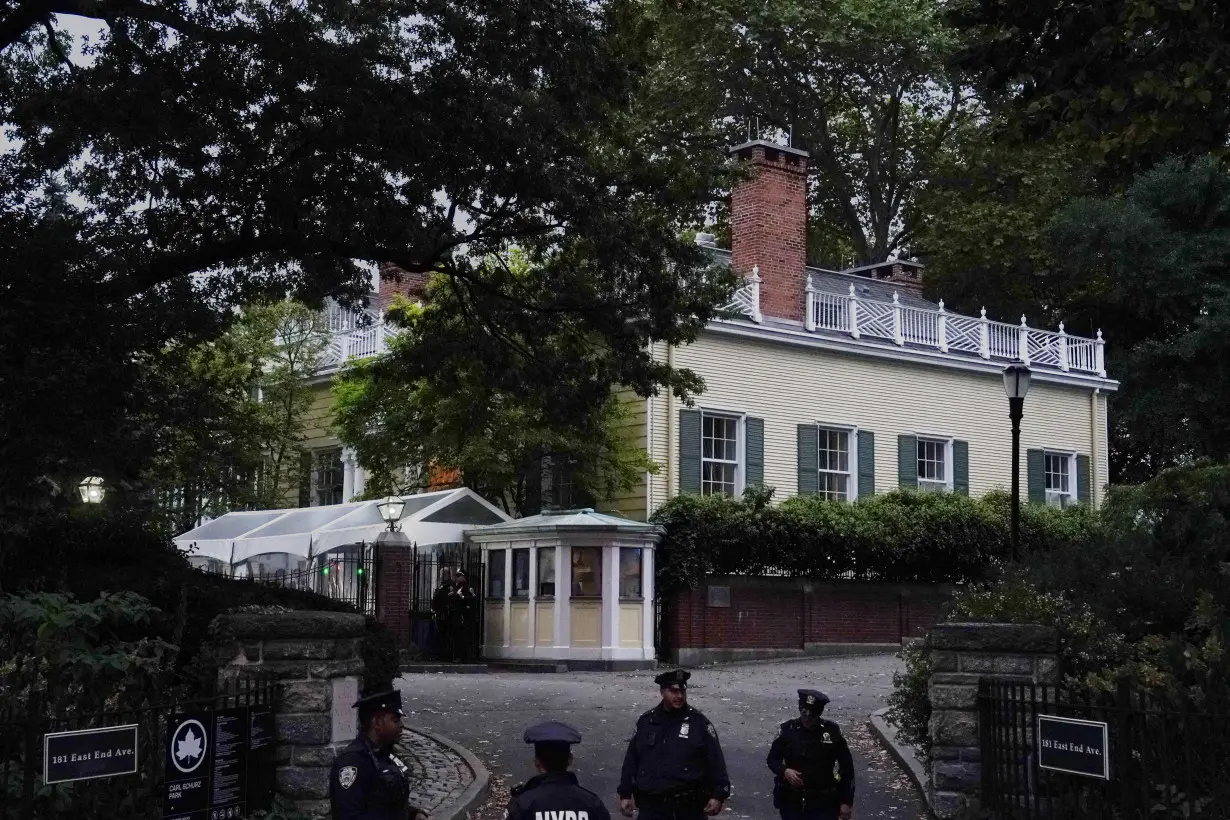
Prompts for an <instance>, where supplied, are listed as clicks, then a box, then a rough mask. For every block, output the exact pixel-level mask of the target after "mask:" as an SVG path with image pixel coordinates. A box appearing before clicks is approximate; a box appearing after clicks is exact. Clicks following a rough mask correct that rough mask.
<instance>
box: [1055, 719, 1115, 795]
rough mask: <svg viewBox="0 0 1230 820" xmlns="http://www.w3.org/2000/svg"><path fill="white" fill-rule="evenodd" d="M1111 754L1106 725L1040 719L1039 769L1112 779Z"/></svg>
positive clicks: (1084, 721) (1092, 721)
mask: <svg viewBox="0 0 1230 820" xmlns="http://www.w3.org/2000/svg"><path fill="white" fill-rule="evenodd" d="M1109 751H1110V745H1109V742H1108V739H1107V732H1106V724H1105V723H1102V722H1099V721H1095V720H1077V719H1076V718H1065V717H1056V716H1054V715H1039V716H1038V766H1039V768H1043V769H1050V770H1051V771H1056V772H1067V773H1068V774H1079V775H1084V776H1085V777H1098V778H1101V779H1102V780H1109V779H1110V755H1109Z"/></svg>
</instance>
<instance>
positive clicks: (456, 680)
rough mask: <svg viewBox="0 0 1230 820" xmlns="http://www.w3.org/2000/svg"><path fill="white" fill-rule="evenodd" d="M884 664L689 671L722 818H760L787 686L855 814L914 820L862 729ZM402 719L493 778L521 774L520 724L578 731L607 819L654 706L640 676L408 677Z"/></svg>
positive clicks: (787, 712) (906, 789)
mask: <svg viewBox="0 0 1230 820" xmlns="http://www.w3.org/2000/svg"><path fill="white" fill-rule="evenodd" d="M896 664H897V661H896V660H895V659H893V658H892V657H890V656H873V657H867V658H833V659H816V660H807V661H781V662H768V663H755V664H739V665H730V666H722V667H713V668H709V669H702V670H698V671H696V672H695V673H694V675H693V678H692V683H691V687H690V691H689V700H690V702H691V703H692V705H694V706H695V707H696V708H698V709H700V710H701V711H703V712H704V713H705V714H706V715H708V716H709V718H710V719H711V720H713V722H714V724H715V725H716V726H717V730H718V735H719V738H720V739H721V742H722V748H723V750H724V751H725V754H726V760H727V764H728V767H729V769H730V772H731V779H732V781H733V783H734V788H735V796H734V797H733V798H732V799H731V800H730V802H729V803H728V804H727V812H724V813H723V816H724V817H733V818H756V820H762V819H763V820H769V818H774V817H776V816H777V813H776V812H775V811H774V810H773V804H772V788H773V783H772V775H771V774H770V772H769V770H768V767H767V766H765V763H764V758H765V754H766V753H767V752H768V748H769V743H770V742H771V741H772V739H773V736H774V735H775V734H776V731H777V725H778V724H779V723H780V722H781V721H783V720H787V719H789V718H791V717H794V716H795V715H796V714H797V709H796V703H797V695H796V690H797V689H799V688H801V687H816V688H819V689H823V690H824V691H825V692H827V693H828V694H829V695H830V696H831V697H832V698H833V699H834V703H833V704H832V705H831V706H830V707H829V709H828V710H827V711H826V715H827V716H828V717H830V718H832V719H834V720H836V721H838V722H839V723H840V724H841V725H842V727H843V728H844V729H845V731H846V733H847V735H848V736H849V737H850V741H851V745H852V747H853V750H854V757H855V767H856V779H857V782H858V798H857V799H856V801H855V813H856V816H857V817H860V818H892V820H906V818H908V820H915V818H921V817H924V816H925V810H924V809H923V807H922V804H921V802H920V801H919V799H918V797H917V794H916V793H915V792H914V790H913V787H912V786H911V785H910V784H909V782H908V781H907V780H906V779H905V778H904V777H903V776H902V775H901V773H900V772H899V771H898V769H897V768H896V765H895V764H894V763H893V762H892V760H891V759H890V758H889V756H888V754H887V753H886V752H884V751H883V749H882V748H881V747H880V746H879V745H878V743H877V742H876V741H875V740H874V739H873V738H872V736H871V734H870V732H869V731H868V730H867V725H866V724H867V720H868V716H869V715H870V714H871V712H872V711H874V710H875V709H878V708H880V707H881V706H882V705H883V700H884V697H885V696H886V695H887V694H888V692H889V691H890V689H891V688H892V673H893V670H894V669H895V668H896ZM398 686H399V688H400V689H401V690H402V691H403V693H404V695H405V697H404V701H405V709H406V712H407V718H406V721H407V723H410V724H414V725H419V726H422V727H424V728H426V729H428V730H430V731H436V732H439V733H441V734H443V735H446V736H447V737H449V738H451V739H453V740H455V741H457V742H458V743H461V744H462V745H464V746H466V747H467V748H468V749H470V750H471V751H472V752H474V753H475V754H477V755H478V756H479V757H480V758H482V759H483V761H484V763H486V765H487V767H488V768H490V769H491V770H492V773H493V775H494V776H496V777H497V778H503V779H504V780H506V781H511V782H519V781H521V780H524V779H526V778H527V777H529V776H531V775H532V774H533V764H532V761H531V755H530V752H529V750H528V747H527V746H526V745H525V744H524V743H523V742H522V740H521V732H522V731H523V729H524V727H525V726H526V725H528V724H531V723H534V722H537V721H540V720H547V719H551V718H555V719H560V720H566V721H568V722H570V723H572V724H573V725H575V726H576V727H577V728H578V729H580V730H581V732H582V733H583V735H584V738H585V739H584V741H583V742H582V744H581V745H580V746H579V747H578V748H577V750H576V757H577V766H576V768H577V772H578V775H579V776H580V778H581V782H582V783H583V784H584V785H585V786H586V787H587V788H590V789H592V790H593V791H595V792H597V793H598V794H599V795H600V796H601V797H602V798H603V800H605V801H606V803H607V806H608V807H609V808H610V809H611V810H612V812H613V813H614V812H615V811H616V809H617V806H618V800H617V798H616V796H615V788H616V785H617V783H618V781H619V770H620V765H621V763H622V760H623V754H624V750H625V748H626V745H627V740H628V737H629V735H630V734H631V730H632V726H633V725H634V723H635V721H636V718H637V716H638V715H640V714H641V712H643V711H645V710H646V709H649V708H650V707H652V706H653V705H654V704H655V703H656V702H657V700H658V690H657V687H656V686H655V685H654V683H653V673H651V672H627V673H598V672H592V673H586V672H574V673H567V674H555V675H533V674H526V673H516V672H492V673H489V674H486V675H456V674H411V675H406V676H404V677H403V678H401V680H400V681H398Z"/></svg>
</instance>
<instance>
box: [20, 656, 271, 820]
mask: <svg viewBox="0 0 1230 820" xmlns="http://www.w3.org/2000/svg"><path fill="white" fill-rule="evenodd" d="M277 691H278V689H277V683H276V681H275V680H273V679H272V678H265V677H242V678H239V679H237V680H233V681H230V682H228V683H226V684H224V685H222V686H221V687H219V689H218V691H217V692H216V694H214V695H213V696H212V697H209V698H204V699H182V700H177V699H169V700H164V701H162V702H159V703H156V704H151V705H148V706H143V707H141V708H138V709H125V710H118V711H112V712H100V713H94V714H77V715H66V716H56V717H46V716H43V715H42V714H41V713H42V712H43V711H44V710H43V703H42V701H41V700H40V699H39V698H38V696H37V695H32V696H31V698H30V699H29V701H27V702H26V703H25V704H23V708H22V710H21V712H20V713H19V712H18V709H17V707H16V706H13V705H11V704H10V705H7V706H0V820H50V819H51V818H66V819H67V818H72V820H127V819H128V818H150V817H162V816H164V813H169V812H176V811H178V810H179V808H180V806H179V804H178V803H176V804H175V805H170V804H171V803H172V801H180V802H182V803H184V804H185V806H187V805H188V804H193V805H195V803H193V801H197V802H203V803H204V805H201V806H200V809H201V810H202V811H203V812H204V813H202V814H200V815H199V816H201V817H210V818H211V820H214V818H224V817H225V818H238V817H247V816H248V815H249V814H251V813H252V812H254V811H258V810H264V809H268V808H269V807H270V805H271V803H272V799H273V787H274V771H275V765H276V762H275V759H274V745H273V744H274V726H273V715H274V712H275V708H276V697H277ZM31 715H34V716H35V717H31ZM181 726H182V729H181ZM197 727H200V728H199V730H198V728H197ZM102 730H110V731H102ZM104 739H105V742H104ZM180 743H182V744H183V745H182V746H178V747H177V744H180ZM176 751H179V752H180V753H181V754H182V755H183V757H181V758H178V759H177V758H173V757H172V755H174V754H175V753H176ZM177 760H178V761H181V762H178V763H177V762H176V761H177ZM168 761H172V763H171V765H170V766H169V765H168ZM185 770H186V771H185ZM184 780H188V782H191V783H198V784H199V785H198V786H197V787H196V791H197V792H198V793H197V794H193V793H192V792H191V791H190V790H189V789H188V788H184V789H182V790H181V789H180V788H179V787H178V786H179V782H180V781H184ZM193 816H197V815H193Z"/></svg>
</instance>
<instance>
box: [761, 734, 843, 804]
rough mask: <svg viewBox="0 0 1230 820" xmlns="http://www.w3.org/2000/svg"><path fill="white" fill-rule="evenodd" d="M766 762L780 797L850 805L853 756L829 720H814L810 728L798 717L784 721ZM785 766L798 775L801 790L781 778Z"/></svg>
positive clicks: (783, 777) (784, 771)
mask: <svg viewBox="0 0 1230 820" xmlns="http://www.w3.org/2000/svg"><path fill="white" fill-rule="evenodd" d="M767 762H768V764H769V768H770V769H772V770H773V774H774V775H776V783H777V788H776V790H775V791H776V792H777V793H778V795H779V796H780V798H781V799H783V800H790V799H791V798H801V797H808V798H813V799H815V798H832V799H833V800H835V801H836V802H839V803H841V804H843V805H846V806H852V805H854V759H853V758H852V757H851V756H850V747H849V746H848V745H847V744H846V739H845V738H844V737H842V735H841V728H840V727H838V725H837V724H836V723H834V722H833V721H831V720H818V721H817V722H816V725H815V727H813V728H811V729H808V728H807V727H805V726H804V725H803V721H802V719H801V718H795V719H794V720H788V721H786V722H785V723H783V724H782V725H781V729H780V730H779V731H778V734H777V737H776V738H775V739H774V740H773V745H772V746H771V747H770V748H769V758H768V761H767ZM786 769H794V770H795V771H797V772H799V774H800V775H802V777H803V788H802V789H797V788H795V787H794V786H791V785H790V784H789V783H787V782H786V781H785V773H786ZM834 769H836V771H834Z"/></svg>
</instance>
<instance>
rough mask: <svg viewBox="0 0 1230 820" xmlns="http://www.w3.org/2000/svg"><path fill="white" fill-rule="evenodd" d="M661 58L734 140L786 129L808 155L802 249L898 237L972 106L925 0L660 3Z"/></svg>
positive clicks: (878, 247) (895, 241)
mask: <svg viewBox="0 0 1230 820" xmlns="http://www.w3.org/2000/svg"><path fill="white" fill-rule="evenodd" d="M667 5H668V6H669V7H670V8H671V11H669V12H667V13H666V14H665V15H664V16H665V19H666V21H667V30H668V31H669V32H670V34H669V35H668V37H669V38H670V39H671V40H672V42H673V43H674V48H673V50H672V51H670V52H669V54H670V58H671V59H672V60H674V61H675V63H676V64H677V65H679V66H680V68H679V69H678V70H679V71H680V72H681V74H682V75H683V76H685V77H687V78H688V83H689V86H690V88H691V89H692V93H694V94H698V95H699V96H700V97H702V98H703V99H705V100H706V103H707V105H709V106H711V107H712V109H713V110H714V112H715V115H716V116H718V117H723V118H726V120H725V121H726V122H727V123H728V124H730V125H731V127H730V130H729V133H730V134H731V137H732V139H735V140H741V139H747V136H748V124H749V123H751V124H752V129H751V130H752V133H753V135H759V131H760V130H761V129H769V130H772V129H777V130H779V131H780V132H785V133H790V134H791V135H792V141H793V144H794V145H795V146H796V147H799V148H804V149H806V150H807V151H808V152H809V153H810V154H811V166H810V167H811V186H810V187H811V196H810V199H811V203H812V209H813V220H812V221H813V226H814V227H813V245H814V247H813V248H812V250H813V251H814V252H816V254H814V255H813V261H815V262H817V263H820V264H825V265H830V266H849V265H850V264H852V263H854V264H861V263H868V262H882V261H884V260H885V259H887V258H888V257H889V256H890V255H891V254H893V253H895V252H899V251H901V250H902V249H903V248H905V247H907V246H909V244H910V243H911V241H912V238H913V235H914V230H915V228H916V226H917V217H918V213H917V197H918V195H919V194H920V192H921V191H922V190H923V189H924V188H925V186H926V184H927V183H928V181H929V180H930V179H931V178H932V175H933V174H934V173H935V172H936V170H937V167H936V166H937V161H938V160H939V159H940V157H941V156H942V154H943V152H944V151H945V150H946V149H947V147H948V145H949V143H950V142H951V141H952V140H953V139H954V138H955V136H956V135H957V133H958V132H960V130H961V129H962V128H964V127H966V126H967V125H969V124H970V123H971V122H972V120H973V118H974V116H975V115H976V114H977V113H978V110H979V106H978V103H977V101H976V100H975V99H974V98H973V95H972V93H971V90H970V88H969V87H967V86H966V85H965V84H964V83H963V82H962V80H961V78H960V75H959V74H956V73H954V72H952V71H950V70H949V69H948V67H947V66H946V64H945V60H946V59H947V57H948V56H949V55H950V54H951V53H953V51H954V49H955V48H956V46H957V42H958V41H957V36H956V33H955V31H954V30H953V29H952V28H950V27H949V26H948V25H947V24H946V22H945V21H944V19H943V15H942V4H940V3H937V2H935V0H826V2H821V3H815V2H805V0H769V2H762V3H750V4H749V3H745V2H737V0H717V1H716V2H709V3H704V4H701V5H698V4H691V3H688V4H683V5H682V6H678V7H676V6H675V5H674V4H667Z"/></svg>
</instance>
